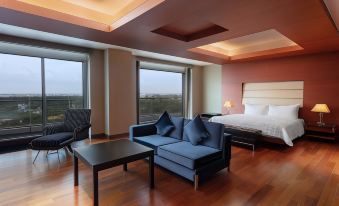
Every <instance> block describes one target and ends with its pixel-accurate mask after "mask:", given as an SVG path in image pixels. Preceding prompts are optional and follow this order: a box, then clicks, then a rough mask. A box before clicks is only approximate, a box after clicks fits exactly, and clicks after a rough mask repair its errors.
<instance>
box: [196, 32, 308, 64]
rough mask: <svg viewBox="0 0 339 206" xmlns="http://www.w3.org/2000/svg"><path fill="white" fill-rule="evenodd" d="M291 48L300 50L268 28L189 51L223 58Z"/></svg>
mask: <svg viewBox="0 0 339 206" xmlns="http://www.w3.org/2000/svg"><path fill="white" fill-rule="evenodd" d="M291 49H292V50H300V49H302V47H300V46H299V45H298V44H296V43H295V42H293V41H292V40H290V39H289V38H287V37H286V36H284V35H282V34H281V33H279V32H278V31H276V30H275V29H270V30H266V31H262V32H258V33H254V34H250V35H246V36H242V37H238V38H233V39H229V40H225V41H220V42H216V43H212V44H208V45H204V46H200V47H197V48H193V49H190V51H193V52H198V53H203V54H206V55H212V56H218V57H220V56H223V57H224V58H225V59H229V60H232V59H239V58H241V57H244V58H245V57H248V56H253V55H254V56H260V55H268V54H274V53H280V52H286V51H291Z"/></svg>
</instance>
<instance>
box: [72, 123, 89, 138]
mask: <svg viewBox="0 0 339 206" xmlns="http://www.w3.org/2000/svg"><path fill="white" fill-rule="evenodd" d="M91 126H92V125H91V124H83V125H80V126H79V127H76V128H75V129H74V131H73V139H74V141H77V140H78V136H79V134H81V133H82V132H85V131H86V130H87V133H88V129H89V128H91Z"/></svg>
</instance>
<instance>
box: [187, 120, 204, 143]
mask: <svg viewBox="0 0 339 206" xmlns="http://www.w3.org/2000/svg"><path fill="white" fill-rule="evenodd" d="M184 133H185V135H186V136H187V138H188V139H189V141H190V142H191V143H192V144H193V145H197V144H199V142H201V141H202V140H203V139H205V138H208V137H209V136H210V135H209V133H208V131H207V130H206V128H205V125H204V123H203V121H202V120H201V118H200V116H199V115H197V116H196V117H195V118H194V119H193V120H192V121H190V122H189V123H188V124H187V125H186V126H185V127H184Z"/></svg>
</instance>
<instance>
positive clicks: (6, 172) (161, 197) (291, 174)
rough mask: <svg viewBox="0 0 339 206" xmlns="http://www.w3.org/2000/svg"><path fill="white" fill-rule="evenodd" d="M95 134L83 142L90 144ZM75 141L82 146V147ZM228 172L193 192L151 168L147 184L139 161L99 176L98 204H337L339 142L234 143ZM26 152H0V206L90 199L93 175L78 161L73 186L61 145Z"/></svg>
mask: <svg viewBox="0 0 339 206" xmlns="http://www.w3.org/2000/svg"><path fill="white" fill-rule="evenodd" d="M100 141H103V140H94V141H92V142H89V141H87V142H85V143H82V144H93V143H98V142H100ZM80 146H81V145H80ZM232 149H233V151H232V161H231V163H232V166H231V172H230V173H229V172H227V170H223V171H221V172H219V173H218V174H217V175H216V176H215V177H213V178H210V179H209V180H208V181H205V182H202V183H201V184H200V188H199V189H198V191H194V188H193V184H192V183H191V182H189V181H186V180H185V179H183V178H181V177H179V176H176V175H174V174H172V173H170V172H168V171H166V170H164V169H162V168H159V167H156V168H155V177H156V185H155V189H154V190H151V189H149V187H148V179H147V178H148V176H147V175H148V165H147V162H146V161H145V160H141V161H137V162H135V163H132V164H130V165H129V170H128V171H127V172H123V169H122V167H116V168H113V169H109V170H106V171H103V172H101V173H100V174H99V187H100V190H99V201H100V205H119V206H120V205H157V206H158V205H204V206H205V205H333V206H334V205H339V147H338V144H333V143H325V142H317V141H310V140H300V141H297V142H296V143H295V146H294V147H292V148H289V147H281V146H276V147H273V146H270V147H268V146H265V147H260V148H258V149H257V150H256V151H255V152H254V153H252V151H251V150H249V149H245V148H239V147H232ZM35 154H36V151H31V150H24V151H19V152H13V153H7V154H1V155H0V205H9V206H13V205H14V206H17V205H44V206H45V205H46V206H48V205H58V206H68V205H81V206H82V205H91V204H92V187H91V186H92V182H91V181H92V176H91V171H90V169H89V168H88V167H87V166H85V165H83V164H82V163H81V161H79V162H80V166H79V169H80V176H79V180H80V182H79V187H77V188H74V186H73V166H72V158H71V156H70V155H69V154H67V153H66V152H65V151H60V157H61V164H59V163H58V158H57V155H56V154H51V155H49V156H48V159H46V158H45V156H44V155H45V153H43V154H40V156H39V157H38V159H37V161H36V163H35V165H32V160H33V158H34V155H35Z"/></svg>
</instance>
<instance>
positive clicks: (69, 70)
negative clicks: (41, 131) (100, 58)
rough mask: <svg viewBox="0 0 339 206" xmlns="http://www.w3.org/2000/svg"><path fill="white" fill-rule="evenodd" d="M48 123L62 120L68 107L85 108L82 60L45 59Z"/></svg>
mask: <svg viewBox="0 0 339 206" xmlns="http://www.w3.org/2000/svg"><path fill="white" fill-rule="evenodd" d="M45 82H46V83H45V85H46V104H47V123H53V122H62V121H63V116H64V111H65V110H66V109H68V108H83V107H84V99H83V77H82V62H74V61H65V60H56V59H45Z"/></svg>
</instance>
